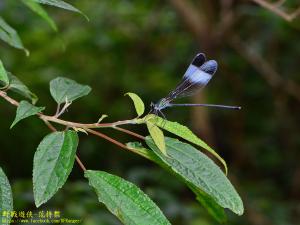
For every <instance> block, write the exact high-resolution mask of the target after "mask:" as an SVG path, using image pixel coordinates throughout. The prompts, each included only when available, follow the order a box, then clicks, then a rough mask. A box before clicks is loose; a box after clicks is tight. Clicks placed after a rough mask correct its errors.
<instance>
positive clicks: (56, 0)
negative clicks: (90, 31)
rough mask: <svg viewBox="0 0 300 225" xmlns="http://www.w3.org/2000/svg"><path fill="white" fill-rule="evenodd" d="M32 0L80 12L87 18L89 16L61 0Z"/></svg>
mask: <svg viewBox="0 0 300 225" xmlns="http://www.w3.org/2000/svg"><path fill="white" fill-rule="evenodd" d="M33 1H35V2H38V3H40V4H45V5H51V6H55V7H58V8H62V9H66V10H69V11H73V12H77V13H80V14H81V15H83V16H84V17H85V18H86V19H87V20H89V18H88V17H87V16H86V15H85V14H84V13H83V12H81V11H80V10H79V9H77V8H75V7H74V6H72V5H70V4H69V3H66V2H64V1H62V0H33Z"/></svg>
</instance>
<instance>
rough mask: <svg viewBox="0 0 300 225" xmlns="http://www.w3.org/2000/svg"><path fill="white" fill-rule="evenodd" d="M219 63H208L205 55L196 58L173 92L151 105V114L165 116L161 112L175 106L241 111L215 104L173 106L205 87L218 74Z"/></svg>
mask: <svg viewBox="0 0 300 225" xmlns="http://www.w3.org/2000/svg"><path fill="white" fill-rule="evenodd" d="M217 68H218V63H217V62H216V61H215V60H208V61H206V57H205V54H204V53H199V54H197V55H196V56H195V58H194V59H193V61H192V63H191V64H190V65H189V67H188V69H187V70H186V72H185V74H184V75H183V78H182V80H181V82H180V83H179V84H178V85H177V86H176V88H175V89H174V90H173V91H171V92H170V93H169V94H168V95H167V96H166V97H165V98H162V99H160V100H159V101H158V102H157V103H156V104H154V103H151V111H150V112H151V113H154V114H158V113H160V114H161V115H163V117H165V116H164V114H163V113H162V112H161V111H162V110H163V109H165V108H168V107H174V106H207V107H218V108H226V109H241V107H240V106H228V105H215V104H173V103H171V102H172V101H173V100H175V99H176V98H182V97H186V96H191V95H194V94H195V93H197V92H198V91H199V90H200V89H201V88H203V87H205V86H206V85H207V83H208V82H209V81H210V79H211V78H212V76H213V75H214V74H215V73H216V71H217Z"/></svg>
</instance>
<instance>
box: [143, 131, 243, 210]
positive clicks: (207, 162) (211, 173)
mask: <svg viewBox="0 0 300 225" xmlns="http://www.w3.org/2000/svg"><path fill="white" fill-rule="evenodd" d="M165 141H166V151H167V155H168V156H165V155H164V154H162V153H161V151H160V150H159V149H158V148H157V146H156V144H155V143H154V141H153V140H152V138H151V137H149V136H147V137H146V143H147V145H148V146H149V147H150V148H151V149H152V150H153V151H154V153H155V154H156V155H157V156H158V157H159V158H160V159H161V160H162V161H163V162H164V163H166V164H167V165H168V166H169V167H170V169H171V170H172V171H174V172H175V173H177V174H179V175H180V176H182V178H184V179H185V180H186V181H187V182H189V183H191V184H193V185H195V186H196V187H197V188H199V189H201V190H202V191H204V192H205V193H207V194H208V195H209V196H211V197H212V198H213V199H214V200H215V201H216V202H217V203H218V204H219V205H220V206H222V207H223V208H228V209H230V210H231V211H233V212H234V213H236V214H238V215H241V214H243V212H244V207H243V202H242V200H241V198H240V196H239V195H238V193H237V192H236V190H235V189H234V187H233V186H232V184H231V183H230V181H229V180H228V178H227V177H226V176H225V174H224V173H223V172H222V171H221V169H220V168H219V167H218V166H217V165H216V164H215V163H214V162H213V161H212V160H211V159H210V158H209V157H207V156H206V155H205V154H203V153H202V152H200V151H198V150H197V149H195V148H194V147H193V146H191V145H189V144H186V143H183V142H180V141H178V140H176V139H173V138H168V137H166V138H165Z"/></svg>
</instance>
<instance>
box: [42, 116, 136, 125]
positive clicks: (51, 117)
mask: <svg viewBox="0 0 300 225" xmlns="http://www.w3.org/2000/svg"><path fill="white" fill-rule="evenodd" d="M39 116H40V117H41V118H42V119H45V120H48V121H51V122H54V123H59V124H62V125H65V126H69V127H81V128H84V129H85V128H104V127H115V126H119V125H125V124H135V123H136V122H135V121H134V119H133V120H121V121H117V122H113V123H76V122H70V121H66V120H62V119H59V118H56V117H55V116H47V115H44V114H42V113H40V114H39Z"/></svg>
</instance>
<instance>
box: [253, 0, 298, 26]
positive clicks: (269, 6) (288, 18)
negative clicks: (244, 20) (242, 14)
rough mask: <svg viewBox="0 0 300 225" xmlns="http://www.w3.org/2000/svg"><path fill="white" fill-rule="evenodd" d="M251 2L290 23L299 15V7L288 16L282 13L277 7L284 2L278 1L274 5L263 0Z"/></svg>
mask: <svg viewBox="0 0 300 225" xmlns="http://www.w3.org/2000/svg"><path fill="white" fill-rule="evenodd" d="M252 1H253V2H255V3H257V4H259V5H260V6H262V7H264V8H266V9H268V10H270V11H272V12H273V13H275V14H277V15H278V16H280V17H282V18H283V19H285V20H286V21H288V22H291V21H292V20H294V19H295V18H296V17H297V16H298V15H299V14H300V7H299V8H298V9H296V10H295V11H294V12H293V13H291V14H288V13H286V12H284V11H283V10H282V9H280V8H279V6H280V5H281V4H282V3H283V2H284V1H278V2H276V3H270V2H267V1H265V0H252Z"/></svg>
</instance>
